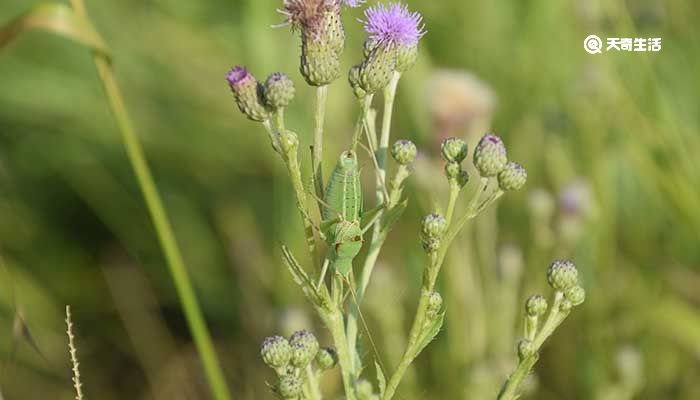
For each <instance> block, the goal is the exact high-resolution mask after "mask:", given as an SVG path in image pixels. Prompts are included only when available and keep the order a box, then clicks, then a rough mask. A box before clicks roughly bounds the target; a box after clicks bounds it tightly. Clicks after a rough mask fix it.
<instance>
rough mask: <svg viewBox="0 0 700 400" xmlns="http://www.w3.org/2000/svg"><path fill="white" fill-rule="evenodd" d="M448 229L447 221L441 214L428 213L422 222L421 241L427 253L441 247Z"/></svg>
mask: <svg viewBox="0 0 700 400" xmlns="http://www.w3.org/2000/svg"><path fill="white" fill-rule="evenodd" d="M446 231H447V221H446V220H445V217H443V216H441V215H440V214H428V215H426V216H425V217H424V218H423V221H422V223H421V241H422V243H423V249H424V250H425V251H426V252H427V253H434V252H436V251H438V249H439V248H440V241H441V240H442V237H443V236H444V235H445V232H446Z"/></svg>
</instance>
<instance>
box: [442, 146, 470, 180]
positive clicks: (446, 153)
mask: <svg viewBox="0 0 700 400" xmlns="http://www.w3.org/2000/svg"><path fill="white" fill-rule="evenodd" d="M468 154H469V147H468V146H467V142H465V141H464V140H462V139H459V138H454V137H453V138H448V139H445V140H443V141H442V143H441V144H440V156H441V157H442V159H443V160H445V162H446V164H445V176H447V180H448V181H449V182H450V184H454V185H457V187H459V188H463V187H464V186H465V185H466V184H467V183H468V182H469V174H468V173H467V171H465V170H464V169H462V162H463V161H464V160H465V159H466V158H467V155H468Z"/></svg>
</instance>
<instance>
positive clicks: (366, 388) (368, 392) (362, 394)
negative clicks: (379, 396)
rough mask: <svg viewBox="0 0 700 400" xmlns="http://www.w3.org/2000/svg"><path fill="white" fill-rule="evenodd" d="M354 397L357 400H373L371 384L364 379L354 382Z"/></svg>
mask: <svg viewBox="0 0 700 400" xmlns="http://www.w3.org/2000/svg"><path fill="white" fill-rule="evenodd" d="M355 395H357V399H358V400H373V399H374V389H373V388H372V384H371V383H370V382H369V381H368V380H366V379H360V380H358V381H357V382H355Z"/></svg>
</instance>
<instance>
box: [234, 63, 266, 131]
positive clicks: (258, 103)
mask: <svg viewBox="0 0 700 400" xmlns="http://www.w3.org/2000/svg"><path fill="white" fill-rule="evenodd" d="M226 80H227V81H228V84H229V86H230V87H231V91H232V92H233V97H234V98H235V100H236V104H237V105H238V108H239V109H240V110H241V112H242V113H243V114H245V115H246V116H247V117H248V119H250V120H253V121H257V122H262V121H265V120H266V119H268V117H269V113H268V110H267V109H266V108H265V105H264V103H263V87H262V85H260V84H259V83H258V81H257V80H256V79H255V77H254V76H253V75H251V74H250V72H248V70H246V69H245V68H243V67H240V66H239V67H235V68H233V69H231V70H230V71H229V73H228V74H227V75H226Z"/></svg>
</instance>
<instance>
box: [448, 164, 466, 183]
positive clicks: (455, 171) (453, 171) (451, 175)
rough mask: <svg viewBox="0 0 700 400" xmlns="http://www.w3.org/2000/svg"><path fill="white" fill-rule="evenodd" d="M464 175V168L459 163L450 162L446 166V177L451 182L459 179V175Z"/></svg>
mask: <svg viewBox="0 0 700 400" xmlns="http://www.w3.org/2000/svg"><path fill="white" fill-rule="evenodd" d="M461 173H462V166H461V165H459V163H456V162H453V161H450V162H448V163H447V164H445V175H446V176H447V179H449V180H455V179H459V174H461Z"/></svg>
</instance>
